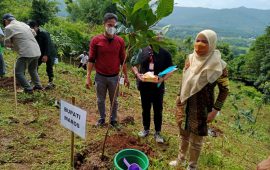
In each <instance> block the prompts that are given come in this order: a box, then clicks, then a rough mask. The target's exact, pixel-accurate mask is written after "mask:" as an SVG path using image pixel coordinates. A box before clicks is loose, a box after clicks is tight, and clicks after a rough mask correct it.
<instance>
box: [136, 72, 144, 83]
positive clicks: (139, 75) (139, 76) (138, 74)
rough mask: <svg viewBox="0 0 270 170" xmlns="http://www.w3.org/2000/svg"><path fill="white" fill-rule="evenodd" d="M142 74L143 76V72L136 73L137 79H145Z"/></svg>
mask: <svg viewBox="0 0 270 170" xmlns="http://www.w3.org/2000/svg"><path fill="white" fill-rule="evenodd" d="M142 76H143V74H140V73H136V77H137V79H139V80H140V81H143V78H142Z"/></svg>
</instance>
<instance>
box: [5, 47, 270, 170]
mask: <svg viewBox="0 0 270 170" xmlns="http://www.w3.org/2000/svg"><path fill="white" fill-rule="evenodd" d="M12 56H14V55H13V54H12V53H10V52H8V53H6V55H5V60H6V62H7V64H8V75H7V76H12V66H13V61H14V57H12ZM39 70H40V76H41V80H42V83H43V84H46V83H47V76H46V74H45V65H44V64H43V65H42V66H41V68H40V69H39ZM129 74H130V78H129V79H130V81H131V87H130V88H129V89H127V88H121V90H123V91H124V92H125V93H127V94H130V95H128V96H127V97H125V98H124V97H119V112H118V115H119V117H120V118H123V117H125V116H134V118H135V125H134V126H132V125H129V126H127V127H123V128H125V131H126V132H127V133H130V134H131V135H134V136H136V135H137V132H138V131H139V130H141V128H142V124H141V106H140V98H139V92H138V91H137V90H136V85H135V81H134V76H133V75H132V74H131V72H130V73H129ZM180 77H181V75H180V74H179V73H177V74H174V75H173V77H171V79H169V80H168V82H167V84H166V94H165V97H164V111H163V135H164V137H165V139H166V141H167V142H166V145H164V146H160V145H157V144H156V143H155V142H154V140H153V136H149V137H148V138H147V139H143V140H142V142H143V143H146V144H148V145H150V146H151V147H152V148H153V150H154V151H155V152H156V153H157V157H155V158H150V160H151V166H150V168H149V169H153V170H156V169H164V170H165V169H166V170H167V169H172V168H170V167H168V162H169V161H170V160H173V159H174V158H176V156H177V154H178V145H179V142H178V128H177V126H176V123H175V118H174V110H175V98H176V95H177V93H178V88H179V80H180ZM84 82H85V72H84V71H83V70H81V69H78V68H76V67H74V66H71V65H66V64H64V63H60V64H59V65H57V66H56V68H55V84H56V85H57V86H56V88H55V89H54V90H51V91H46V92H42V93H35V94H34V95H32V96H31V95H27V94H18V111H17V113H16V112H15V104H14V93H13V92H12V91H7V90H4V89H0V103H1V105H0V127H1V128H0V141H1V142H0V169H4V170H5V169H7V170H9V169H19V170H21V169H22V170H24V169H34V170H36V169H38V170H39V169H40V170H41V169H42V170H43V169H53V170H55V169H59V170H62V169H68V168H69V164H70V162H69V161H70V132H69V131H68V130H67V129H65V128H63V127H62V126H61V125H60V121H59V109H57V108H56V107H54V101H55V100H60V99H64V100H66V101H71V97H72V96H74V97H75V98H76V105H77V106H79V107H81V108H83V109H85V110H87V112H88V125H87V126H88V127H87V132H88V133H87V139H86V140H82V139H80V138H79V137H76V138H75V150H76V151H80V150H83V149H84V148H85V147H86V146H87V144H89V143H90V142H91V141H99V140H103V137H104V133H105V129H96V128H95V129H94V128H92V125H93V124H94V123H95V121H96V118H97V117H98V112H97V106H96V98H95V90H94V88H91V89H90V90H86V89H85V87H84ZM230 91H231V95H229V97H228V99H227V101H226V103H225V105H224V108H223V110H222V112H221V115H219V116H218V117H217V118H216V121H215V122H213V123H212V125H213V126H215V127H218V128H219V129H220V130H222V131H223V135H221V136H219V137H216V138H213V137H206V138H205V139H204V146H203V150H202V153H201V156H200V160H199V168H200V169H206V170H208V169H209V170H216V169H225V170H238V169H239V170H242V169H243V170H244V169H255V167H256V164H258V163H259V162H260V161H261V160H263V159H266V158H267V157H268V156H269V153H270V135H269V133H270V124H269V120H270V115H269V110H270V106H269V105H263V106H262V108H261V110H260V112H259V114H258V117H257V121H256V123H255V124H250V123H248V122H247V121H246V120H245V119H241V125H242V127H243V128H244V129H245V130H244V131H240V130H239V129H237V128H236V127H235V115H237V110H235V108H234V107H233V106H232V103H233V102H234V100H233V96H234V95H235V94H236V95H238V98H239V99H238V100H236V105H237V106H238V107H239V108H241V109H254V112H253V113H254V114H257V106H258V105H257V104H256V102H257V100H258V99H260V97H261V96H260V93H258V92H256V91H254V89H253V88H251V87H246V86H244V85H242V84H241V83H238V82H231V84H230ZM107 101H108V100H107ZM108 106H109V105H108V104H107V110H108V109H109V107H108ZM151 123H152V124H151V127H153V122H151ZM250 129H253V132H251V131H250ZM113 133H117V132H115V131H111V132H110V134H113ZM44 135H45V136H44Z"/></svg>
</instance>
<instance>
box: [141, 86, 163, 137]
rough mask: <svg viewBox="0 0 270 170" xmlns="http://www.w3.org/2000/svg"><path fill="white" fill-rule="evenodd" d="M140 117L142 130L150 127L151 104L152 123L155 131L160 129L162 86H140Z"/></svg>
mask: <svg viewBox="0 0 270 170" xmlns="http://www.w3.org/2000/svg"><path fill="white" fill-rule="evenodd" d="M140 94H141V103H142V117H143V126H144V130H149V129H150V121H151V114H150V112H151V106H152V105H153V110H154V124H155V130H156V132H160V131H161V125H162V110H163V96H164V89H163V88H154V89H153V88H151V89H150V88H141V89H140Z"/></svg>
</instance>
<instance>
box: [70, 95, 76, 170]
mask: <svg viewBox="0 0 270 170" xmlns="http://www.w3.org/2000/svg"><path fill="white" fill-rule="evenodd" d="M72 105H75V97H72ZM70 149H71V157H70V169H71V170H73V169H74V132H73V131H71V148H70Z"/></svg>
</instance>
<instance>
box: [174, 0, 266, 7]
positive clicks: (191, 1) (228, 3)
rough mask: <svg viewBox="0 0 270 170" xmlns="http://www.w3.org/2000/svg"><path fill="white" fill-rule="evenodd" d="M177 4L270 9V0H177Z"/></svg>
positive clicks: (184, 5)
mask: <svg viewBox="0 0 270 170" xmlns="http://www.w3.org/2000/svg"><path fill="white" fill-rule="evenodd" d="M175 3H177V4H176V5H177V6H183V7H205V8H214V9H222V8H237V7H240V6H245V7H247V8H256V9H270V0H175Z"/></svg>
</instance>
